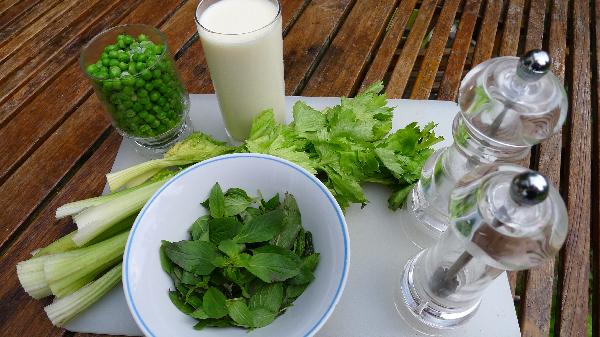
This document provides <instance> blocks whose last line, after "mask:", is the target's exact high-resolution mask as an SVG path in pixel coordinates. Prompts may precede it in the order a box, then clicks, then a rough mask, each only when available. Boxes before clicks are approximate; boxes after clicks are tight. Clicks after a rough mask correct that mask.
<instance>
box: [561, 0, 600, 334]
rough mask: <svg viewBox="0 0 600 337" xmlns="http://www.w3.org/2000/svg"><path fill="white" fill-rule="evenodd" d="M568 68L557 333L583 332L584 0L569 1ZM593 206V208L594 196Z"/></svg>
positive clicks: (587, 131) (586, 246)
mask: <svg viewBox="0 0 600 337" xmlns="http://www.w3.org/2000/svg"><path fill="white" fill-rule="evenodd" d="M572 10H573V12H572V15H573V17H572V20H571V21H572V26H571V27H570V31H571V33H572V40H571V43H572V48H573V49H572V50H573V52H572V53H571V54H570V62H569V67H570V68H571V69H572V75H571V78H570V83H569V85H568V87H569V92H570V107H571V108H570V114H571V115H570V124H569V133H568V135H569V136H568V138H567V139H568V142H569V155H568V157H567V158H568V170H567V175H566V177H565V178H566V180H567V183H568V184H567V185H566V186H567V190H566V191H565V192H566V193H567V208H568V210H569V233H568V236H567V241H566V242H565V246H564V248H563V252H562V253H563V254H562V259H561V262H562V273H561V275H562V277H560V278H559V282H560V283H559V289H560V331H559V334H560V336H561V337H575V336H578V337H579V336H586V335H587V314H588V283H589V276H590V274H589V252H590V207H591V205H592V203H591V175H590V170H591V146H592V144H591V138H592V137H591V136H592V133H591V122H592V119H591V117H592V116H591V106H590V105H591V104H590V103H591V79H590V55H589V52H590V31H589V29H590V26H589V24H590V12H589V2H588V1H587V0H576V1H574V3H573V5H572ZM594 206H595V207H598V204H597V200H596V202H595V205H594Z"/></svg>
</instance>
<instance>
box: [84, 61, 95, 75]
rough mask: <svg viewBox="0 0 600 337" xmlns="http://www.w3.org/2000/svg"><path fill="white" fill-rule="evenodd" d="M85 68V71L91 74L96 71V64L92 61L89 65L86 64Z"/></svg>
mask: <svg viewBox="0 0 600 337" xmlns="http://www.w3.org/2000/svg"><path fill="white" fill-rule="evenodd" d="M85 70H86V71H87V73H88V74H90V75H91V74H94V73H95V72H97V71H98V66H96V64H94V63H92V64H90V65H89V66H87V67H86V69H85Z"/></svg>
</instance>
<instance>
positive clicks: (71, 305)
mask: <svg viewBox="0 0 600 337" xmlns="http://www.w3.org/2000/svg"><path fill="white" fill-rule="evenodd" d="M121 270H122V264H118V265H117V266H115V267H113V268H112V269H111V270H109V271H108V272H106V274H104V275H103V276H102V277H100V278H99V279H97V280H95V281H94V282H92V283H89V284H87V285H86V286H84V287H83V288H81V289H79V290H77V291H76V292H74V293H72V294H70V295H68V296H66V297H63V298H60V299H55V300H54V302H52V304H50V305H48V306H46V307H44V310H45V311H46V314H47V315H48V318H49V319H50V321H52V324H54V325H55V326H58V327H62V326H64V325H65V324H66V323H67V322H69V321H70V320H71V319H73V318H74V317H75V316H77V315H78V314H80V313H81V312H83V311H84V310H86V309H87V308H89V307H90V306H91V305H92V304H94V303H95V302H96V301H98V300H99V299H100V298H102V296H104V295H106V293H108V292H109V291H110V290H111V289H112V288H113V287H114V286H115V285H117V283H119V281H120V280H121Z"/></svg>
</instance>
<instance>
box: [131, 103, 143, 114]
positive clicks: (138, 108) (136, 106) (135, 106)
mask: <svg viewBox="0 0 600 337" xmlns="http://www.w3.org/2000/svg"><path fill="white" fill-rule="evenodd" d="M131 108H132V109H133V111H135V112H140V111H142V109H143V108H142V104H140V103H138V102H136V103H133V106H132V107H131Z"/></svg>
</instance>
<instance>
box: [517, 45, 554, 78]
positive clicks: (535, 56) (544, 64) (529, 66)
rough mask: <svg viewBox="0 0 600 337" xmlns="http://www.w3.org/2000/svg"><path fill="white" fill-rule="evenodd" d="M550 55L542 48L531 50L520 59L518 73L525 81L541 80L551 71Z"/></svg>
mask: <svg viewBox="0 0 600 337" xmlns="http://www.w3.org/2000/svg"><path fill="white" fill-rule="evenodd" d="M551 63H552V60H551V59H550V55H549V54H548V53H547V52H545V51H543V50H540V49H534V50H530V51H528V52H527V53H525V55H523V56H521V58H520V59H519V65H518V66H517V75H518V76H519V77H520V78H522V79H523V80H525V81H528V82H533V81H537V80H539V79H540V78H541V77H542V76H544V75H546V73H548V71H550V65H551Z"/></svg>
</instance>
